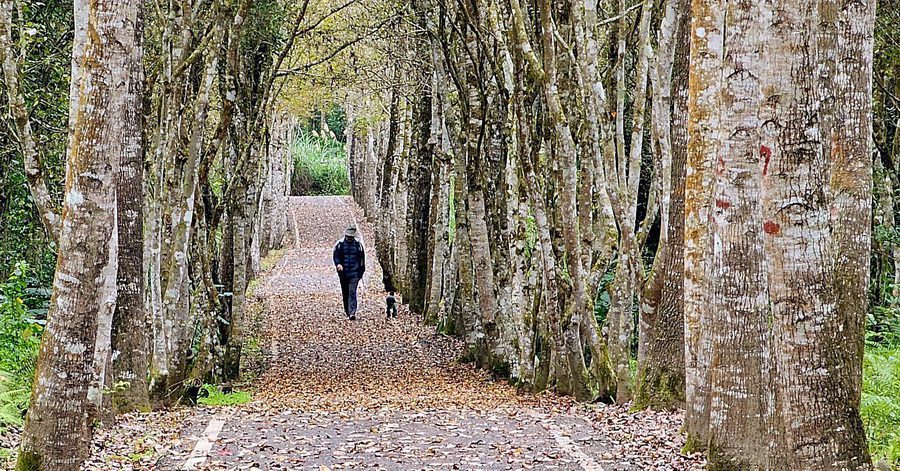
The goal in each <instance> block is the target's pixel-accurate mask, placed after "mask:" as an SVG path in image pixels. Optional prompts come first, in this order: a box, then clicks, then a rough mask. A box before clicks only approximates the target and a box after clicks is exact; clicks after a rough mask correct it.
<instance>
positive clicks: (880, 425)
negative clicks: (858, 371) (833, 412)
mask: <svg viewBox="0 0 900 471" xmlns="http://www.w3.org/2000/svg"><path fill="white" fill-rule="evenodd" d="M860 413H861V414H862V419H863V423H864V424H865V426H866V435H868V439H869V449H870V451H871V453H872V458H873V459H876V460H878V459H883V460H885V461H887V462H888V463H890V464H891V465H892V466H893V467H894V468H895V469H897V467H898V466H900V344H894V345H881V346H872V345H869V346H867V349H866V356H865V361H864V363H863V394H862V405H861V408H860Z"/></svg>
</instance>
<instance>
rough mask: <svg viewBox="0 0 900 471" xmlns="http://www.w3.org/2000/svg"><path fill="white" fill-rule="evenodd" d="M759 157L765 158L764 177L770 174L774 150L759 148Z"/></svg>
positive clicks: (765, 147)
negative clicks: (770, 162)
mask: <svg viewBox="0 0 900 471" xmlns="http://www.w3.org/2000/svg"><path fill="white" fill-rule="evenodd" d="M759 155H760V157H762V158H763V175H766V174H768V173H769V161H770V160H772V149H769V148H768V147H767V146H759Z"/></svg>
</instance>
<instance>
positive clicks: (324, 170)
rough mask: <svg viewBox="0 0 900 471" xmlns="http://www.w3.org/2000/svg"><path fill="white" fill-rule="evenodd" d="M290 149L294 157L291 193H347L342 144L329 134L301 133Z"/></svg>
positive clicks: (311, 194)
mask: <svg viewBox="0 0 900 471" xmlns="http://www.w3.org/2000/svg"><path fill="white" fill-rule="evenodd" d="M291 152H292V155H293V160H294V175H293V177H292V178H291V194H292V195H294V196H320V195H349V194H350V175H349V173H348V171H347V153H346V152H345V151H344V145H343V144H342V143H340V142H338V141H336V140H334V139H332V138H331V137H328V136H323V137H319V136H316V135H313V134H311V133H304V134H303V135H302V136H301V137H300V138H299V139H297V140H296V141H295V142H294V144H293V146H292V148H291Z"/></svg>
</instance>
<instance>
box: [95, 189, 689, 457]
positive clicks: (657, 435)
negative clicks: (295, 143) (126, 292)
mask: <svg viewBox="0 0 900 471" xmlns="http://www.w3.org/2000/svg"><path fill="white" fill-rule="evenodd" d="M292 210H293V216H294V220H295V221H296V232H295V238H296V239H297V240H296V243H295V244H294V245H293V246H291V247H290V248H288V249H287V250H286V251H285V252H284V255H283V256H282V257H281V259H280V260H278V261H277V263H276V264H275V266H274V267H273V268H271V269H270V270H269V271H267V272H266V273H265V274H264V275H263V276H262V278H261V279H260V282H259V284H258V286H257V287H255V289H254V290H253V298H254V302H255V303H256V305H257V310H256V311H257V313H258V314H257V316H256V319H255V320H256V322H255V325H254V326H252V329H251V330H252V331H251V332H250V336H251V338H252V340H251V341H250V342H248V345H249V348H248V350H250V353H251V355H252V352H253V351H254V350H256V351H257V352H259V354H257V355H256V356H257V357H259V358H261V364H260V365H259V371H260V374H259V375H258V376H257V377H256V379H255V380H254V381H253V382H252V386H251V390H252V391H253V399H254V401H253V402H252V403H251V404H247V405H244V406H239V407H233V408H203V407H199V408H194V409H187V410H185V409H182V410H178V411H170V412H167V413H156V414H154V415H150V416H146V415H145V416H134V415H132V416H128V417H126V418H125V419H124V420H123V421H121V422H120V423H119V424H118V425H117V426H116V427H114V428H113V429H111V430H105V431H101V432H100V433H99V435H98V438H97V440H95V454H94V458H93V460H92V461H91V466H92V467H96V468H95V469H109V468H110V467H121V468H129V467H133V468H141V469H143V468H144V467H147V468H154V469H184V468H186V467H187V468H188V469H215V470H226V469H227V470H231V469H314V470H319V469H390V470H397V469H566V470H577V469H587V470H599V469H603V470H619V469H622V470H625V469H689V468H690V469H692V468H694V467H699V464H700V462H699V461H698V460H699V458H698V457H696V456H692V457H685V456H682V455H681V454H680V448H681V446H682V439H681V437H680V436H679V435H678V433H677V432H678V429H679V428H680V425H681V416H680V414H678V413H671V414H666V413H651V412H642V413H639V414H631V413H628V412H627V410H626V409H624V408H621V407H613V406H604V405H599V406H583V405H577V404H574V403H572V402H570V401H568V400H565V399H563V398H558V397H556V396H554V395H552V394H544V395H541V396H535V395H531V394H520V393H517V391H516V390H515V389H514V388H513V387H511V386H509V385H508V384H507V383H506V382H504V381H494V380H493V379H492V378H491V377H490V375H488V374H487V373H485V372H483V371H480V370H476V369H474V368H472V367H471V366H470V365H466V364H460V363H459V362H458V361H457V358H458V357H459V355H460V353H461V345H460V344H459V342H457V341H456V340H454V339H452V338H450V337H446V336H442V335H436V334H435V333H434V329H433V328H432V327H428V326H423V325H421V324H420V323H419V322H418V320H417V319H416V318H415V317H414V315H413V314H411V313H410V312H409V311H408V310H406V309H405V308H404V307H401V309H400V316H399V318H398V319H395V320H391V321H390V322H386V320H385V319H384V317H383V303H384V296H385V293H384V292H382V291H381V289H382V287H381V286H380V280H381V273H380V270H379V267H378V266H377V263H375V260H376V257H375V253H374V243H373V239H372V234H373V233H372V230H371V227H369V226H368V225H367V224H366V223H365V222H363V221H361V220H360V221H359V223H360V224H359V225H360V229H361V230H362V232H363V240H364V242H368V243H367V244H366V247H367V250H368V254H367V260H368V261H369V263H368V266H369V271H368V273H367V274H366V278H365V280H364V282H363V283H362V284H361V289H360V302H361V310H360V314H359V318H358V320H357V321H355V322H353V321H348V320H346V318H345V317H344V315H343V312H342V307H341V298H340V287H339V285H338V283H337V277H336V276H335V273H334V270H333V267H332V264H331V249H332V247H333V245H334V242H335V241H336V240H337V238H338V237H339V236H340V234H341V233H342V231H343V229H344V227H345V226H346V225H347V223H348V222H350V221H353V220H356V219H358V218H359V216H358V215H359V212H358V211H357V210H356V208H355V206H353V204H352V201H351V200H349V199H346V198H339V197H321V198H312V197H310V198H296V199H294V200H293V202H292ZM137 444H142V445H141V446H143V448H141V449H139V448H138V445H137ZM129 456H131V459H128V458H127V457H129ZM186 465H187V466H186Z"/></svg>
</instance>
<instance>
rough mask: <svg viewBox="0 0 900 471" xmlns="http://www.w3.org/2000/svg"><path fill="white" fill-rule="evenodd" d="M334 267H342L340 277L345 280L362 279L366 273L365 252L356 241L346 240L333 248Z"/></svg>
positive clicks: (340, 241) (342, 240)
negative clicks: (345, 278)
mask: <svg viewBox="0 0 900 471" xmlns="http://www.w3.org/2000/svg"><path fill="white" fill-rule="evenodd" d="M334 265H335V266H337V265H343V267H344V271H342V272H340V275H341V276H343V277H347V278H362V276H363V274H364V273H365V272H366V251H365V249H364V248H363V245H362V243H361V242H360V241H359V240H358V239H353V240H352V241H350V242H348V241H347V239H346V238H343V239H341V240H339V241H338V243H337V244H335V246H334Z"/></svg>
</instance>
